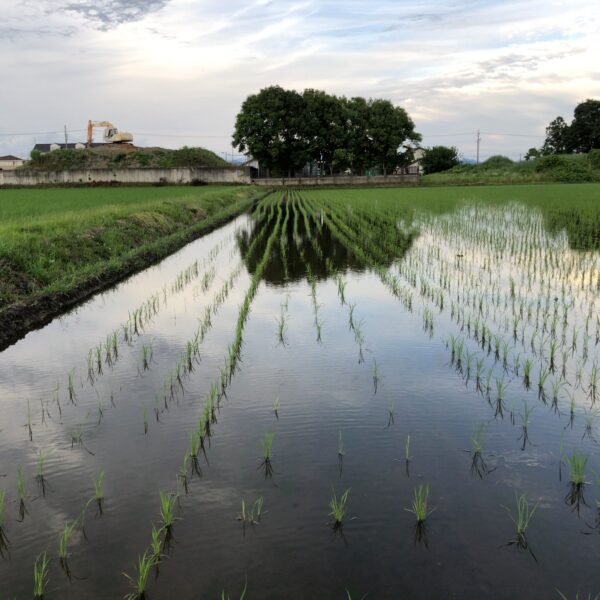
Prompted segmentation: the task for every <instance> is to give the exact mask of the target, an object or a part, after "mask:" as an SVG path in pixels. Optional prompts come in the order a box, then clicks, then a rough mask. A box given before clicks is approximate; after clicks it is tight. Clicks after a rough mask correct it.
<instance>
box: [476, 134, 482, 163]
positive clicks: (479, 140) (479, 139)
mask: <svg viewBox="0 0 600 600" xmlns="http://www.w3.org/2000/svg"><path fill="white" fill-rule="evenodd" d="M479 142H481V136H480V135H479V129H478V130H477V164H479Z"/></svg>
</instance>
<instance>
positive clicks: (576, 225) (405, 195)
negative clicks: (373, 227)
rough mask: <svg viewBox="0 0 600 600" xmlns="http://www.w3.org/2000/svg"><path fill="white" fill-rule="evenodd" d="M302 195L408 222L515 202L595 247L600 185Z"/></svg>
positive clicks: (578, 243) (573, 241) (599, 238)
mask: <svg viewBox="0 0 600 600" xmlns="http://www.w3.org/2000/svg"><path fill="white" fill-rule="evenodd" d="M303 193H304V194H305V195H307V196H308V197H311V196H313V195H314V196H315V197H319V198H321V197H322V198H323V199H334V200H340V201H342V200H343V202H344V203H345V204H346V205H347V206H350V207H353V206H354V207H356V208H357V209H363V208H364V207H365V206H371V207H376V208H377V209H378V210H381V211H384V212H386V213H389V214H391V215H393V217H394V218H396V219H403V220H405V221H406V222H410V221H411V220H412V218H413V217H414V216H415V215H416V214H417V213H418V212H419V211H429V212H434V213H439V214H441V213H446V212H450V211H452V210H455V209H457V208H460V207H461V206H466V205H469V204H477V203H487V204H504V203H506V202H518V203H520V204H524V205H526V206H529V207H534V208H537V209H539V210H540V211H541V212H542V214H543V217H544V223H545V226H546V227H547V228H548V229H549V230H550V231H553V232H559V231H561V230H563V229H564V230H566V232H567V235H568V237H569V245H570V246H571V247H572V248H574V249H578V250H598V249H600V184H597V183H582V184H574V185H568V186H566V185H560V184H541V185H497V186H485V185H481V186H468V187H465V186H462V187H461V186H458V185H457V186H449V187H430V188H426V187H425V188H423V187H403V188H376V189H374V188H370V189H368V188H362V189H361V188H352V189H345V190H339V189H331V190H310V191H306V190H305V191H303Z"/></svg>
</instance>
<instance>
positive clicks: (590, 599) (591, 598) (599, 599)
mask: <svg viewBox="0 0 600 600" xmlns="http://www.w3.org/2000/svg"><path fill="white" fill-rule="evenodd" d="M555 589H556V593H557V594H558V595H559V596H560V597H561V600H569V598H568V597H567V596H566V595H565V594H563V593H562V592H561V591H560V590H559V589H558V588H555ZM574 600H600V594H596V595H595V596H592V593H591V592H590V593H589V594H588V595H587V598H584V597H583V596H582V597H581V598H580V597H579V592H577V593H576V594H575V598H574Z"/></svg>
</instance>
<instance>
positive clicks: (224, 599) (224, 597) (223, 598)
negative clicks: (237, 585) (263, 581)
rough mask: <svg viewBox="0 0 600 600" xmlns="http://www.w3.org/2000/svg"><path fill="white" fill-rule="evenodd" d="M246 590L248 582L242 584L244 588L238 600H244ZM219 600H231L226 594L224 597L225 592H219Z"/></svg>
mask: <svg viewBox="0 0 600 600" xmlns="http://www.w3.org/2000/svg"><path fill="white" fill-rule="evenodd" d="M247 589H248V582H247V581H246V583H245V584H244V588H243V589H242V593H241V594H240V598H239V600H244V599H245V598H246V590H247ZM221 600H231V596H230V595H229V594H227V596H226V595H225V590H222V591H221Z"/></svg>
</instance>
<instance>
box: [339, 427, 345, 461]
mask: <svg viewBox="0 0 600 600" xmlns="http://www.w3.org/2000/svg"><path fill="white" fill-rule="evenodd" d="M338 456H339V457H340V458H341V457H343V456H344V437H343V435H342V430H341V429H340V430H339V431H338Z"/></svg>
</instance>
